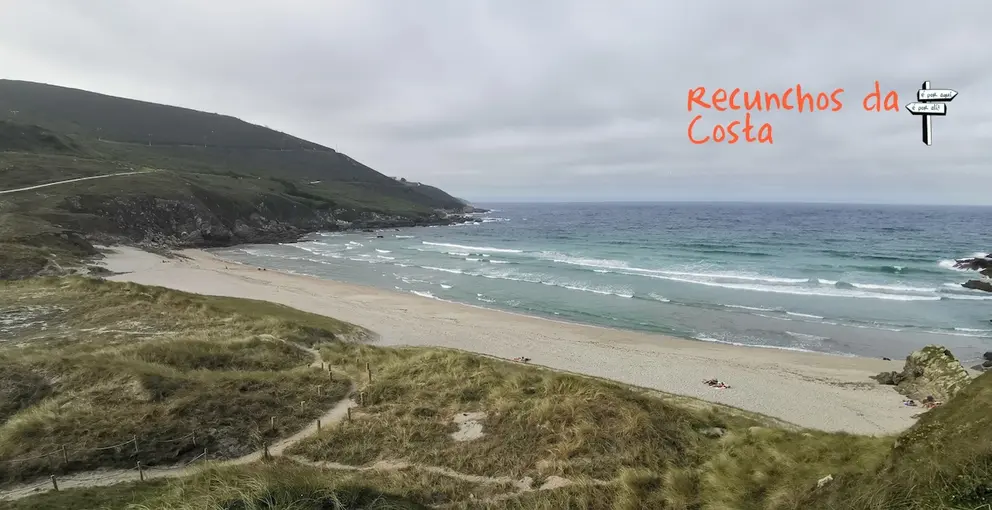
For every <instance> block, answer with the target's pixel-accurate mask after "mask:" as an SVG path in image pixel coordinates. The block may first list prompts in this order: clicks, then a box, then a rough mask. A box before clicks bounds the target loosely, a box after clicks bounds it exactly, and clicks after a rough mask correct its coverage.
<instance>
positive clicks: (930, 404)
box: [923, 395, 943, 409]
mask: <svg viewBox="0 0 992 510" xmlns="http://www.w3.org/2000/svg"><path fill="white" fill-rule="evenodd" d="M940 404H943V402H941V401H939V400H936V399H934V398H933V395H929V396H927V398H926V400H924V401H923V407H926V408H927V409H933V408H935V407H937V406H939V405H940Z"/></svg>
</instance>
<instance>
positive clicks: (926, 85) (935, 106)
mask: <svg viewBox="0 0 992 510" xmlns="http://www.w3.org/2000/svg"><path fill="white" fill-rule="evenodd" d="M957 95H958V93H957V91H954V90H951V89H931V88H930V82H928V81H925V82H923V88H921V89H920V90H918V91H917V92H916V99H917V102H915V103H909V104H907V105H906V109H907V110H909V113H912V114H913V115H919V116H921V117H923V143H925V144H927V145H933V126H932V124H931V117H932V116H934V115H940V116H944V115H947V103H950V102H951V101H952V100H953V99H954V97H955V96H957Z"/></svg>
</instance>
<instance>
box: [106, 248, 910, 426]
mask: <svg viewBox="0 0 992 510" xmlns="http://www.w3.org/2000/svg"><path fill="white" fill-rule="evenodd" d="M179 255H181V256H180V257H176V258H165V257H161V256H159V255H154V254H151V253H147V252H143V251H140V250H137V249H134V248H124V247H114V248H111V252H110V253H108V254H107V256H106V258H105V259H104V260H103V261H102V264H103V265H104V266H105V267H106V268H107V269H109V270H110V271H113V272H114V273H117V274H115V275H113V276H111V277H109V278H108V279H110V280H117V281H132V282H135V283H141V284H147V285H158V286H163V287H169V288H173V289H176V290H181V291H187V292H194V293H200V294H211V295H221V296H229V297H243V298H249V299H261V300H266V301H272V302H276V303H280V304H284V305H287V306H291V307H293V308H298V309H300V310H304V311H307V312H312V313H317V314H322V315H327V316H331V317H334V318H337V319H340V320H344V321H348V322H351V323H354V324H357V325H359V326H362V327H365V328H366V329H369V330H371V331H373V332H374V333H376V334H377V335H378V338H379V339H378V343H380V344H382V345H396V346H399V345H409V346H435V347H448V348H456V349H460V350H464V351H469V352H474V353H478V354H483V355H488V356H495V357H499V358H504V359H512V358H515V357H518V356H526V357H528V358H530V359H531V360H532V361H531V362H532V363H533V364H535V365H541V366H544V367H547V368H551V369H557V370H563V371H568V372H574V373H579V374H584V375H590V376H594V377H601V378H605V379H610V380H613V381H617V382H620V383H624V384H631V385H634V386H638V387H643V388H649V389H654V390H659V391H662V392H666V393H671V394H676V395H682V396H686V397H691V398H698V399H701V400H705V401H709V402H713V403H717V404H723V405H728V406H732V407H736V408H739V409H743V410H746V411H751V412H756V413H760V414H764V415H767V416H769V417H772V418H776V419H779V420H783V421H786V422H789V423H793V424H796V425H798V426H800V427H808V428H813V429H819V430H827V431H845V432H851V433H860V434H876V435H881V434H891V433H896V432H899V431H901V430H904V429H905V428H907V427H909V426H910V425H912V423H913V422H914V420H913V418H911V415H913V414H915V412H914V410H913V409H911V408H907V407H904V406H902V404H901V400H902V398H901V396H900V395H899V394H898V393H896V392H895V391H894V390H893V389H892V388H891V387H886V386H881V385H878V384H877V383H875V382H874V381H873V380H871V379H869V376H871V375H875V374H877V373H878V372H882V371H888V370H899V369H901V368H902V361H901V360H895V361H885V360H880V359H873V358H864V357H856V356H839V355H832V354H826V353H815V352H806V351H793V350H785V349H773V348H760V347H747V346H736V345H730V344H721V343H715V342H705V341H701V340H689V339H680V338H674V337H669V336H663V335H658V334H651V333H644V332H638V331H630V330H622V329H614V328H609V327H605V326H597V325H586V324H579V323H573V322H567V321H560V320H555V319H550V318H545V317H538V316H530V315H525V314H521V313H517V312H508V311H503V310H496V309H492V308H484V307H480V306H476V305H471V304H464V303H456V302H449V301H442V300H437V299H430V298H425V297H421V296H417V295H413V294H409V293H401V292H395V291H389V290H383V289H378V288H374V287H368V286H362V285H356V284H351V283H345V282H339V281H334V280H325V279H320V278H315V277H311V276H303V275H296V274H291V273H287V272H281V271H276V270H264V271H263V270H261V269H260V268H257V267H255V266H250V265H247V264H243V263H239V262H234V261H228V260H225V259H223V258H220V257H218V256H216V255H214V254H211V253H208V252H206V251H203V250H185V251H182V252H179ZM710 378H717V379H720V380H722V381H725V382H726V383H727V384H729V385H730V386H731V388H730V389H715V388H711V387H709V386H707V385H705V384H703V382H702V381H703V380H705V379H710Z"/></svg>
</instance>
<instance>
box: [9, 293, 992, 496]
mask: <svg viewBox="0 0 992 510" xmlns="http://www.w3.org/2000/svg"><path fill="white" fill-rule="evenodd" d="M0 285H2V287H0V318H2V319H3V320H2V321H0V325H2V326H0V327H2V328H4V329H3V330H2V331H0V333H2V334H3V337H2V338H5V339H9V341H4V342H0V363H2V364H3V369H2V370H0V402H4V405H3V406H0V474H2V477H0V478H2V479H5V480H7V481H8V482H7V483H8V485H0V496H2V495H3V491H4V490H5V489H6V488H9V487H13V486H12V485H9V484H10V483H13V482H14V481H17V480H23V479H27V480H32V481H31V482H29V483H34V482H35V481H38V480H40V481H41V483H42V484H45V483H47V475H48V474H49V473H50V472H52V470H54V473H55V474H56V475H57V476H66V473H73V472H77V473H78V472H82V471H86V470H90V469H92V468H95V467H106V468H114V467H119V468H125V467H132V468H133V465H134V462H135V461H136V460H142V461H143V462H145V463H146V465H149V466H155V465H160V466H166V465H169V464H170V463H174V462H177V461H178V462H181V461H183V460H184V459H190V458H191V457H192V456H193V455H194V454H196V452H197V451H198V450H197V449H195V448H193V447H192V445H190V444H187V443H183V442H182V440H180V441H179V442H178V443H170V441H172V440H174V439H176V438H180V439H181V438H183V437H184V434H187V433H188V432H187V431H190V430H196V431H201V433H202V435H199V434H198V435H197V438H198V441H199V443H198V446H197V448H198V447H199V445H200V444H208V445H209V446H208V449H209V451H210V452H214V453H213V455H215V456H216V457H214V458H225V457H227V458H230V457H234V456H238V455H243V454H245V453H247V452H249V451H251V450H253V449H254V448H257V446H258V445H259V444H261V443H262V442H269V443H271V442H272V441H275V440H277V438H279V437H286V436H287V435H289V434H292V433H293V432H294V431H295V430H296V429H298V428H300V427H302V426H303V425H304V424H305V423H307V422H308V421H312V420H313V418H314V417H315V416H317V415H319V414H321V413H322V412H323V410H326V409H327V408H330V407H332V406H334V405H335V401H337V400H338V399H340V398H341V397H342V396H343V395H344V394H345V393H346V392H347V391H349V387H350V386H351V385H352V384H354V385H355V386H354V387H353V388H354V389H353V393H351V396H352V398H353V399H354V400H355V401H356V403H355V404H353V405H355V406H356V407H355V408H353V412H352V413H351V415H350V416H351V418H350V419H344V418H342V421H338V422H335V423H325V426H324V428H323V429H322V430H321V431H320V432H316V431H314V432H315V433H314V434H313V435H310V436H307V437H304V438H303V439H302V441H301V442H299V443H296V444H295V446H291V447H290V449H289V450H288V451H287V452H286V453H285V454H284V456H283V457H277V458H276V459H274V460H273V461H270V462H261V461H252V462H248V463H246V464H239V465H233V466H222V465H218V464H210V463H209V462H208V463H206V464H203V465H202V466H203V470H202V471H195V470H194V471H191V472H190V473H189V474H187V475H186V476H183V477H181V478H175V479H168V480H165V479H155V480H149V481H145V482H140V481H137V480H136V479H135V477H136V474H135V473H134V472H133V469H132V470H131V472H126V474H125V475H124V476H125V482H126V483H123V484H121V485H115V486H113V487H105V488H98V487H94V488H81V489H69V490H62V491H60V492H48V493H45V494H41V495H37V496H30V497H26V498H23V499H19V500H16V501H12V502H0V508H3V509H20V510H23V509H35V508H38V509H40V508H79V509H84V508H119V509H124V508H129V509H145V508H148V509H175V510H186V509H221V508H223V509H234V508H237V509H255V508H259V509H261V508H266V509H307V510H310V509H313V510H317V509H336V508H340V509H346V508H348V509H350V508H382V509H385V508H411V509H413V508H440V507H443V508H459V509H483V508H489V509H524V508H526V509H547V510H552V509H561V508H583V509H594V510H597V509H603V510H605V509H641V508H643V509H656V508H658V509H698V510H704V509H705V510H718V509H720V510H722V509H735V510H740V509H743V510H748V509H755V510H758V509H761V510H785V509H796V510H798V509H807V508H816V509H845V510H849V509H851V510H857V509H865V510H868V509H871V510H875V509H877V510H881V509H886V510H888V509H895V510H923V509H936V508H948V509H955V510H964V509H967V510H973V509H974V508H976V507H978V506H979V505H981V504H984V503H990V502H992V492H990V491H988V482H989V475H990V471H989V466H990V458H992V457H990V450H989V445H990V444H992V427H990V426H989V425H990V423H989V418H988V413H987V412H986V410H987V409H988V405H989V404H992V397H990V395H992V377H990V376H989V374H985V375H983V376H982V377H979V378H978V379H976V380H975V381H974V382H973V383H972V385H971V386H970V387H969V388H968V389H967V390H966V391H965V392H964V393H963V394H961V395H960V396H958V397H956V398H955V399H954V400H952V401H950V402H948V403H947V404H945V405H944V406H942V407H939V408H937V409H935V410H933V411H930V412H929V413H927V414H926V415H925V416H924V417H922V418H921V419H920V421H919V423H918V424H917V425H916V426H914V427H913V428H912V429H911V430H909V431H907V432H906V433H905V434H902V435H901V436H900V437H898V438H894V437H861V436H852V435H848V434H834V433H824V432H817V431H803V430H798V429H796V428H794V427H784V428H783V427H782V426H778V425H776V424H775V423H774V422H773V421H772V420H768V419H765V418H763V417H761V416H757V415H752V414H749V413H744V412H742V411H738V410H734V409H730V408H725V407H721V406H717V405H711V404H707V403H702V402H696V401H690V400H688V399H685V398H681V397H675V396H669V395H664V394H659V393H656V392H651V391H647V390H642V389H638V388H631V387H628V386H623V385H620V384H616V383H612V382H608V381H603V380H598V379H595V378H589V377H582V376H577V375H570V374H563V373H559V372H554V371H551V370H546V369H542V368H539V367H533V366H527V365H521V364H516V363H511V362H507V361H503V360H497V359H492V358H487V357H481V356H476V355H471V354H467V353H463V352H458V351H452V350H444V349H427V348H404V349H395V348H381V347H374V346H370V345H365V344H362V343H355V342H351V341H346V340H342V339H343V338H346V337H347V336H348V335H354V334H356V333H359V332H360V330H358V329H355V328H354V327H353V326H349V325H347V324H343V323H340V322H337V321H334V320H332V319H327V318H324V317H319V316H314V315H310V314H306V313H303V312H299V311H295V310H292V309H288V308H285V307H281V306H277V305H271V304H267V303H261V302H255V301H246V300H237V299H229V298H213V297H204V296H196V295H190V294H185V293H181V292H175V291H170V290H166V289H161V288H155V287H145V286H140V285H133V284H116V283H107V282H99V281H91V280H85V279H81V278H71V279H33V280H27V281H22V282H10V283H4V284H0ZM309 347H316V348H319V349H320V353H321V357H322V360H323V362H324V363H326V364H327V366H328V367H329V368H330V369H331V370H332V371H333V374H334V377H333V378H332V379H333V380H328V379H325V378H323V377H320V374H321V373H322V372H321V371H320V370H319V369H314V368H307V364H308V361H309V360H308V355H306V351H305V349H306V348H309ZM366 363H368V364H369V367H370V368H371V372H372V378H371V381H370V380H369V378H368V373H367V372H366ZM314 377H316V378H314ZM348 381H350V382H348ZM317 385H322V388H323V392H322V393H321V394H320V395H319V396H318V395H317V394H316V392H315V391H314V390H315V387H316V386H317ZM363 399H364V405H361V403H362V401H363ZM301 403H302V405H301ZM466 413H475V414H470V415H469V416H470V417H471V420H474V424H476V425H477V426H478V427H477V428H476V429H475V431H474V433H466V434H462V435H460V436H459V435H458V433H459V431H460V430H462V428H463V426H462V425H460V424H459V423H458V421H459V420H461V419H463V418H464V417H465V416H466ZM270 416H276V417H278V419H279V421H278V422H277V424H276V427H275V429H274V430H270V429H269V428H268V427H267V426H266V425H267V421H268V418H269V417H270ZM466 423H470V422H466ZM470 424H471V423H470ZM135 437H137V440H138V443H139V445H140V448H139V449H138V451H137V452H135V451H134V450H133V449H132V448H131V443H128V441H129V440H132V439H133V438H135ZM121 442H123V443H125V444H126V446H127V448H124V449H121V450H98V451H93V450H92V448H93V447H98V446H102V445H106V444H115V443H121ZM62 444H67V445H69V446H70V448H69V452H70V455H69V462H68V463H65V462H62V459H61V453H59V454H58V455H56V458H55V462H54V464H52V463H51V462H52V461H51V460H49V459H46V458H45V457H44V456H43V454H45V453H47V452H51V451H53V450H54V451H56V452H59V451H60V450H59V445H62ZM36 457H38V458H36ZM20 459H34V460H28V461H21V460H20ZM102 473H106V472H102ZM127 473H129V474H127ZM827 474H830V475H832V476H833V478H834V481H833V482H832V483H830V484H827V485H826V486H824V487H823V488H820V489H817V488H816V482H817V480H818V479H820V478H822V477H823V476H825V475H827ZM37 477H40V478H37ZM129 505H131V506H129Z"/></svg>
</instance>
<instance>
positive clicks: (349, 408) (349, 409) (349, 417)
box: [348, 406, 351, 421]
mask: <svg viewBox="0 0 992 510" xmlns="http://www.w3.org/2000/svg"><path fill="white" fill-rule="evenodd" d="M348 421H351V406H348Z"/></svg>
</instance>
